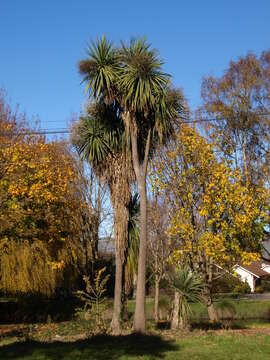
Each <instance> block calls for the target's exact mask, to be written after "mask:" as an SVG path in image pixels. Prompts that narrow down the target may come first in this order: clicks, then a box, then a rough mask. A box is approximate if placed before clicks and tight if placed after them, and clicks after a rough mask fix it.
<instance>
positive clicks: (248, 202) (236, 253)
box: [154, 125, 266, 321]
mask: <svg viewBox="0 0 270 360" xmlns="http://www.w3.org/2000/svg"><path fill="white" fill-rule="evenodd" d="M154 184H155V186H156V188H157V189H158V190H159V191H160V192H161V193H163V194H165V195H166V198H167V201H168V208H169V217H170V227H169V236H170V238H172V239H175V242H176V244H177V245H176V247H175V250H174V252H173V254H172V257H171V261H172V263H174V264H176V265H177V264H178V263H179V262H180V263H181V262H188V264H189V266H190V268H191V269H193V270H194V271H198V272H199V273H200V275H201V277H202V281H203V283H204V298H205V301H206V304H207V308H208V313H209V317H210V319H211V320H212V321H214V320H217V314H216V312H215V309H214V307H213V300H212V285H213V280H214V279H215V277H216V276H219V272H220V271H219V269H220V268H222V269H224V270H230V269H232V267H233V266H234V265H235V264H236V263H237V262H239V261H241V262H244V263H245V262H249V261H252V260H255V259H257V258H258V257H259V255H260V244H261V240H262V239H263V231H264V224H265V221H266V213H265V211H264V209H265V208H264V204H265V192H264V189H263V188H261V189H260V192H259V193H258V191H259V189H257V194H256V196H254V194H253V193H252V192H251V191H250V188H249V187H248V186H246V184H245V182H243V178H242V175H241V174H240V173H239V172H238V171H236V170H233V169H231V168H230V167H229V166H228V165H227V164H226V162H224V161H222V160H218V159H217V157H216V156H215V153H214V151H213V145H212V144H210V143H208V142H207V140H206V139H204V138H203V137H202V136H200V135H199V134H198V133H197V132H196V131H195V129H194V128H191V127H188V126H186V125H183V126H182V127H181V131H180V132H179V133H178V135H177V137H176V139H175V141H174V142H172V143H171V144H170V146H168V148H167V149H166V151H165V152H164V156H163V158H162V159H161V160H159V161H158V162H157V164H156V173H155V174H154Z"/></svg>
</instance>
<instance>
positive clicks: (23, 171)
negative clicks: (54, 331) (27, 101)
mask: <svg viewBox="0 0 270 360" xmlns="http://www.w3.org/2000/svg"><path fill="white" fill-rule="evenodd" d="M0 95H1V94H0ZM22 120H23V119H21V117H20V116H19V115H18V114H16V113H14V114H13V113H12V111H11V109H10V108H9V107H8V106H7V105H6V104H5V102H4V98H3V97H2V98H1V96H0V291H2V292H8V293H27V292H34V293H42V294H46V295H51V294H52V293H53V292H54V290H55V288H56V287H57V286H59V285H60V286H63V282H64V280H65V279H69V280H71V279H72V278H73V277H74V275H75V276H76V274H77V273H78V265H80V264H82V261H83V259H82V257H81V253H82V249H81V240H82V238H83V231H84V229H83V217H82V213H83V211H85V214H86V215H87V207H88V205H87V203H86V202H85V199H83V197H82V196H81V193H80V188H81V179H80V177H79V173H78V169H77V167H78V166H77V163H76V159H75V158H74V157H73V155H72V154H71V153H70V152H69V150H68V147H67V145H66V144H65V143H64V142H50V143H47V142H46V141H45V138H44V137H42V136H37V135H35V134H32V132H31V131H30V130H29V129H28V128H27V127H26V126H24V124H25V123H24V124H23V121H22ZM88 220H89V219H87V217H85V219H84V222H85V223H87V221H88Z"/></svg>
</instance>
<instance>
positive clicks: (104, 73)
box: [79, 37, 120, 98]
mask: <svg viewBox="0 0 270 360" xmlns="http://www.w3.org/2000/svg"><path fill="white" fill-rule="evenodd" d="M119 70H120V66H119V56H118V53H117V51H116V50H115V49H114V47H113V45H112V43H111V42H109V41H108V40H107V39H106V38H105V37H102V38H101V39H98V40H97V41H96V42H94V41H91V44H90V45H89V47H88V58H87V59H85V60H82V61H80V62H79V71H80V73H81V75H83V80H82V81H83V82H86V84H87V86H86V90H87V92H89V95H90V96H93V97H94V98H99V97H100V96H101V95H103V97H104V98H105V97H109V98H111V97H112V92H113V89H114V87H115V84H116V82H117V80H118V75H119Z"/></svg>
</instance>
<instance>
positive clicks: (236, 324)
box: [191, 320, 247, 331]
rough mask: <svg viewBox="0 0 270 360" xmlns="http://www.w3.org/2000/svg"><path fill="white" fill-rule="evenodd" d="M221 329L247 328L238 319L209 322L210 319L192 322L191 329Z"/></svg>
mask: <svg viewBox="0 0 270 360" xmlns="http://www.w3.org/2000/svg"><path fill="white" fill-rule="evenodd" d="M221 329H234V330H241V329H247V326H246V324H245V323H244V322H240V321H226V320H221V321H220V322H214V323H211V322H210V321H201V322H192V323H191V330H205V331H208V330H221Z"/></svg>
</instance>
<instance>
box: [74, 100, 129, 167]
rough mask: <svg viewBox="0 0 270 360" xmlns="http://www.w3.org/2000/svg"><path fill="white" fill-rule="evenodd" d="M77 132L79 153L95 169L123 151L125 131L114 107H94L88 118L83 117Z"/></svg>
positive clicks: (95, 105) (102, 104) (98, 104)
mask: <svg viewBox="0 0 270 360" xmlns="http://www.w3.org/2000/svg"><path fill="white" fill-rule="evenodd" d="M76 132H77V134H78V136H77V138H76V141H75V144H74V145H75V147H76V148H77V151H78V153H79V154H80V155H81V157H82V158H83V159H85V160H87V161H89V163H90V164H91V165H92V166H94V167H97V166H100V165H102V163H103V162H104V161H106V159H107V156H108V155H109V154H114V153H116V152H119V151H120V152H122V151H123V148H124V144H125V140H124V129H123V126H122V125H121V122H120V120H119V116H118V113H117V109H115V108H114V107H113V106H112V105H110V106H109V105H106V104H104V103H96V104H94V105H92V107H91V108H90V109H89V111H88V114H87V116H85V117H81V119H80V123H79V126H78V129H77V130H76Z"/></svg>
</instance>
